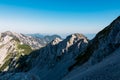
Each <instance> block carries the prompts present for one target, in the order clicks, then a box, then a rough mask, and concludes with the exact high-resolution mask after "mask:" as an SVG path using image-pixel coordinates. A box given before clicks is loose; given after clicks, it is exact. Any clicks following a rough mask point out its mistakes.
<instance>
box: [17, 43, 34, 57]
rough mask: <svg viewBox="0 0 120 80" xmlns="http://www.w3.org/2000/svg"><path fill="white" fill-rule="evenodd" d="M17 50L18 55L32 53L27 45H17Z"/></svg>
mask: <svg viewBox="0 0 120 80" xmlns="http://www.w3.org/2000/svg"><path fill="white" fill-rule="evenodd" d="M17 48H18V50H19V52H20V53H23V54H24V55H28V54H29V53H31V52H32V49H31V47H30V46H29V45H26V44H19V45H18V46H17Z"/></svg>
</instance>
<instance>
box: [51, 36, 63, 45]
mask: <svg viewBox="0 0 120 80" xmlns="http://www.w3.org/2000/svg"><path fill="white" fill-rule="evenodd" d="M61 41H62V40H61V39H60V38H55V39H54V40H53V41H52V42H51V44H52V45H56V44H58V43H59V42H61Z"/></svg>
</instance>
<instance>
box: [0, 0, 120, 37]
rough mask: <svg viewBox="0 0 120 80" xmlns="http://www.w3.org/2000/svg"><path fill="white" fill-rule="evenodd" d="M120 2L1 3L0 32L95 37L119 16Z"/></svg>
mask: <svg viewBox="0 0 120 80" xmlns="http://www.w3.org/2000/svg"><path fill="white" fill-rule="evenodd" d="M119 2H120V1H119V0H116V1H115V0H111V1H109V3H108V1H104V3H103V2H102V1H96V0H95V1H93V2H91V1H87V0H85V1H76V0H74V1H73V0H70V1H67V0H64V1H63V0H62V1H55V0H51V1H49V0H44V1H43V0H40V1H38V0H15V1H9V0H1V1H0V32H4V31H8V30H9V31H12V32H17V33H24V34H28V33H42V34H50V35H51V34H58V35H62V34H72V33H82V34H96V33H98V32H99V31H101V30H102V29H103V28H105V27H106V26H108V25H109V24H110V23H111V22H112V21H113V20H114V19H115V18H117V17H118V16H119V15H120V14H119V13H120V6H119Z"/></svg>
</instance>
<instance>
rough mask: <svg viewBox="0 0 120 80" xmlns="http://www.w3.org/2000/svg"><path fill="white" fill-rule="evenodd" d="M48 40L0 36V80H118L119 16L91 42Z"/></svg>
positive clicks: (74, 37)
mask: <svg viewBox="0 0 120 80" xmlns="http://www.w3.org/2000/svg"><path fill="white" fill-rule="evenodd" d="M49 37H51V36H49ZM49 37H48V36H47V38H45V37H38V35H37V36H35V35H33V36H26V35H23V34H17V33H13V32H9V31H7V32H4V33H1V34H0V71H1V73H0V80H120V71H119V69H120V63H119V59H120V16H119V17H118V18H116V19H115V20H114V21H113V22H112V23H111V24H110V25H108V26H107V27H105V28H104V29H103V30H101V31H100V32H99V33H97V34H96V36H95V37H94V38H93V39H92V40H88V39H87V37H85V36H84V35H83V34H79V33H75V34H71V35H69V36H67V37H66V38H65V39H61V37H59V36H57V37H55V38H54V39H53V36H52V38H49ZM41 38H42V40H41ZM48 38H49V39H48ZM43 41H45V43H44V42H43Z"/></svg>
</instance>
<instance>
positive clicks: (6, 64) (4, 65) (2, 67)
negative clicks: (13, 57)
mask: <svg viewBox="0 0 120 80" xmlns="http://www.w3.org/2000/svg"><path fill="white" fill-rule="evenodd" d="M10 62H11V61H10V60H7V61H6V62H5V63H4V64H3V65H2V66H1V67H0V71H3V70H4V69H5V68H7V66H9V64H10Z"/></svg>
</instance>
